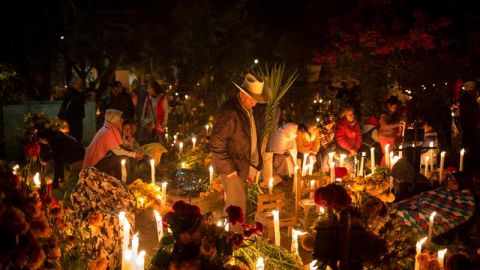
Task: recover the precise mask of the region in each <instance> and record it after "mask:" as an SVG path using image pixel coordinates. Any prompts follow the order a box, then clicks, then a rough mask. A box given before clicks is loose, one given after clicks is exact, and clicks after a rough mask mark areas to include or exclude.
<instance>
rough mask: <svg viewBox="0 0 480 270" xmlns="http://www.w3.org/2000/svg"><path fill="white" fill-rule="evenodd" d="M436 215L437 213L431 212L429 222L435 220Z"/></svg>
mask: <svg viewBox="0 0 480 270" xmlns="http://www.w3.org/2000/svg"><path fill="white" fill-rule="evenodd" d="M436 215H437V211H433V212H432V213H431V214H430V220H431V221H433V219H435V216H436Z"/></svg>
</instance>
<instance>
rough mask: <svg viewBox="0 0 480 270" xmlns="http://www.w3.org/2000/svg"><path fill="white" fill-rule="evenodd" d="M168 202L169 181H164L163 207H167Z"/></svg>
mask: <svg viewBox="0 0 480 270" xmlns="http://www.w3.org/2000/svg"><path fill="white" fill-rule="evenodd" d="M166 203H167V182H163V183H162V208H164V207H165V204H166Z"/></svg>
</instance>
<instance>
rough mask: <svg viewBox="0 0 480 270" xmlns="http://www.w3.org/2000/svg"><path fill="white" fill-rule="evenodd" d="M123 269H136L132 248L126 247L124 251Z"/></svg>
mask: <svg viewBox="0 0 480 270" xmlns="http://www.w3.org/2000/svg"><path fill="white" fill-rule="evenodd" d="M122 270H135V266H134V264H133V261H132V251H131V250H130V249H125V250H123V252H122Z"/></svg>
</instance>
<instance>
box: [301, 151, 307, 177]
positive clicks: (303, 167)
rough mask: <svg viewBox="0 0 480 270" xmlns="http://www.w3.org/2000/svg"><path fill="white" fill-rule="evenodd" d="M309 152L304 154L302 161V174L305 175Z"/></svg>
mask: <svg viewBox="0 0 480 270" xmlns="http://www.w3.org/2000/svg"><path fill="white" fill-rule="evenodd" d="M308 155H309V154H308V153H304V154H303V161H302V176H305V175H306V174H307V158H308Z"/></svg>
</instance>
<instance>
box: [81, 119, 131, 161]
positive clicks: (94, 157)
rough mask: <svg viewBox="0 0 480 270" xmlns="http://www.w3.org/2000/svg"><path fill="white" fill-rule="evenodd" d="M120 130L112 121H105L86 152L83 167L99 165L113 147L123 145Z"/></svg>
mask: <svg viewBox="0 0 480 270" xmlns="http://www.w3.org/2000/svg"><path fill="white" fill-rule="evenodd" d="M122 143H123V142H122V136H121V135H120V131H118V129H117V128H116V127H115V126H114V125H113V124H111V123H109V122H105V123H104V124H103V127H102V128H101V129H100V130H98V132H97V134H95V137H94V138H93V140H92V142H91V143H90V145H89V146H88V147H87V150H86V152H85V158H84V160H83V166H82V167H83V168H85V167H91V166H95V165H97V163H98V162H99V161H100V160H102V158H103V157H105V155H106V154H107V153H108V151H110V150H111V149H112V148H115V147H117V146H120V145H122Z"/></svg>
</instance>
